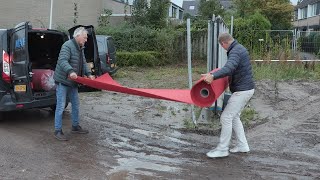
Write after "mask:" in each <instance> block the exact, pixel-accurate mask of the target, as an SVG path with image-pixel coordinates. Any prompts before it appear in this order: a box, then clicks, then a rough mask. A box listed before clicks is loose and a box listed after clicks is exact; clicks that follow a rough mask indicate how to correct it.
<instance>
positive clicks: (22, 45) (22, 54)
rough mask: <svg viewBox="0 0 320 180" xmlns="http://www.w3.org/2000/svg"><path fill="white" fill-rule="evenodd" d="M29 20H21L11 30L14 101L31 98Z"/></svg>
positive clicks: (28, 100) (23, 100) (26, 100)
mask: <svg viewBox="0 0 320 180" xmlns="http://www.w3.org/2000/svg"><path fill="white" fill-rule="evenodd" d="M28 23H29V22H22V23H20V24H18V25H17V26H16V27H15V28H13V29H12V30H11V33H10V35H9V36H10V37H9V39H10V40H9V42H10V62H11V75H10V76H11V81H12V86H13V95H14V96H13V100H14V101H15V102H16V103H19V102H30V101H32V100H33V96H32V87H31V77H32V71H31V69H30V68H31V67H30V66H29V53H28V28H29V25H28Z"/></svg>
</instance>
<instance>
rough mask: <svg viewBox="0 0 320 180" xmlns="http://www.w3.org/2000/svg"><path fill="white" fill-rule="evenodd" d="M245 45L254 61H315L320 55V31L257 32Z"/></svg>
mask: <svg viewBox="0 0 320 180" xmlns="http://www.w3.org/2000/svg"><path fill="white" fill-rule="evenodd" d="M240 43H241V42H240ZM244 45H245V46H246V47H248V49H249V51H250V54H251V56H252V59H254V60H313V59H317V57H316V56H317V55H320V51H319V49H320V31H307V32H306V31H304V32H302V31H294V30H268V31H257V32H256V33H255V34H254V35H253V36H252V37H250V40H249V43H247V44H244ZM306 54H307V56H306Z"/></svg>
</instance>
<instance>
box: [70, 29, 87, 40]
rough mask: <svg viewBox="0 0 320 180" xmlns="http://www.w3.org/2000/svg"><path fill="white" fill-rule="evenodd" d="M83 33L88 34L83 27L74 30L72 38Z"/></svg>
mask: <svg viewBox="0 0 320 180" xmlns="http://www.w3.org/2000/svg"><path fill="white" fill-rule="evenodd" d="M83 33H86V34H88V31H87V30H86V29H85V28H84V27H78V28H77V29H76V30H74V32H73V37H74V38H75V37H77V36H80V35H81V34H83Z"/></svg>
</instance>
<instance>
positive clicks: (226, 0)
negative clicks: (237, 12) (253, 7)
mask: <svg viewBox="0 0 320 180" xmlns="http://www.w3.org/2000/svg"><path fill="white" fill-rule="evenodd" d="M231 3H232V0H220V4H221V5H222V6H223V8H224V9H230V8H231Z"/></svg>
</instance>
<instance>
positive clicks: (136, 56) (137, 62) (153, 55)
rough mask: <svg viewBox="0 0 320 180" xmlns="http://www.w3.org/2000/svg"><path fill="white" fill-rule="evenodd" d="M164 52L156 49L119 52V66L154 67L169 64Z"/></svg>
mask: <svg viewBox="0 0 320 180" xmlns="http://www.w3.org/2000/svg"><path fill="white" fill-rule="evenodd" d="M167 63H168V61H166V60H165V58H163V56H162V54H161V53H159V52H155V51H138V52H121V51H120V52H117V64H118V65H119V66H122V67H123V66H139V67H153V66H159V65H160V66H161V65H165V64H167Z"/></svg>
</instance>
